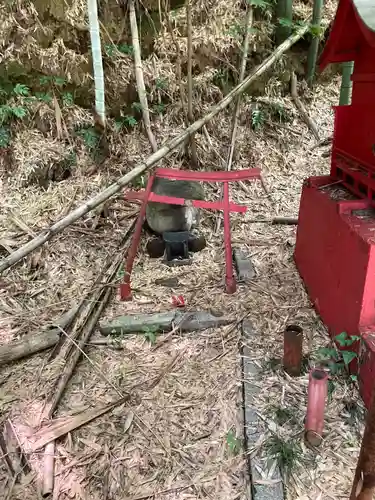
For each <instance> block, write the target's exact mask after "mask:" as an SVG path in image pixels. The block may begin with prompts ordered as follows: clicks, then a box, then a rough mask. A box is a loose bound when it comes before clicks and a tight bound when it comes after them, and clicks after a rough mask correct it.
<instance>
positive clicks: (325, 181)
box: [294, 176, 375, 407]
mask: <svg viewBox="0 0 375 500" xmlns="http://www.w3.org/2000/svg"><path fill="white" fill-rule="evenodd" d="M332 183H335V179H333V178H332V177H330V176H324V177H310V178H309V179H306V180H305V182H304V185H303V189H302V196H301V203H300V212H299V218H298V229H297V241H296V248H295V254H294V257H295V262H296V265H297V268H298V271H299V273H300V275H301V277H302V279H303V281H304V283H305V286H306V289H307V292H308V294H309V296H310V299H311V302H312V303H313V304H314V307H315V309H316V311H317V312H318V313H319V315H320V317H321V319H322V321H323V322H324V323H325V324H326V326H327V328H328V330H329V333H330V336H331V337H335V336H336V335H339V334H340V333H341V332H346V333H347V334H348V335H359V336H360V337H361V339H362V341H361V342H358V343H357V346H356V347H355V346H350V347H347V348H346V349H348V350H353V349H356V350H357V351H358V354H359V355H358V359H357V360H354V361H353V362H352V363H351V365H350V369H351V371H352V372H353V373H357V375H358V380H359V388H360V393H361V396H362V398H363V400H364V402H365V405H366V406H367V407H369V405H370V398H371V393H372V387H373V383H374V381H375V215H374V212H373V211H371V209H370V208H369V204H368V202H367V201H366V200H362V199H356V200H348V199H343V198H341V199H337V185H336V186H333V185H332V186H331V187H329V185H330V184H332ZM325 186H327V187H325ZM334 188H336V189H334ZM335 191H336V195H335V194H334V193H335ZM338 347H340V346H338Z"/></svg>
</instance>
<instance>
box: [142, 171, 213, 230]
mask: <svg viewBox="0 0 375 500" xmlns="http://www.w3.org/2000/svg"><path fill="white" fill-rule="evenodd" d="M152 191H153V192H154V193H156V194H159V195H164V196H174V197H176V198H184V199H186V200H203V199H204V189H203V187H202V185H201V184H199V182H195V181H180V180H170V179H162V178H158V177H157V178H156V179H155V180H154V183H153V187H152ZM146 221H147V224H148V226H149V227H150V228H151V230H152V231H153V232H155V233H156V234H160V235H161V234H163V233H167V232H176V231H190V230H191V229H192V228H193V227H195V226H197V225H198V223H199V210H198V209H197V208H195V207H192V206H184V205H170V204H167V203H154V202H150V203H148V204H147V209H146Z"/></svg>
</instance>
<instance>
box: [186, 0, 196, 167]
mask: <svg viewBox="0 0 375 500" xmlns="http://www.w3.org/2000/svg"><path fill="white" fill-rule="evenodd" d="M186 24H187V51H188V54H187V81H188V120H189V124H190V125H191V124H192V123H194V113H193V33H192V30H193V28H192V20H191V0H186ZM189 142H190V151H191V161H192V164H193V167H194V168H198V155H197V146H196V143H195V137H194V134H191V135H190V141H189Z"/></svg>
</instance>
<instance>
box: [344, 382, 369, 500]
mask: <svg viewBox="0 0 375 500" xmlns="http://www.w3.org/2000/svg"><path fill="white" fill-rule="evenodd" d="M374 396H375V386H374V389H373V391H372V403H371V407H370V409H369V412H368V414H367V419H366V427H365V432H364V433H363V439H362V445H361V450H360V452H359V458H358V463H357V468H356V471H355V475H354V481H353V487H352V491H351V494H350V500H372V499H373V496H374V494H375V397H374Z"/></svg>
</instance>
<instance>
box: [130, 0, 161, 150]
mask: <svg viewBox="0 0 375 500" xmlns="http://www.w3.org/2000/svg"><path fill="white" fill-rule="evenodd" d="M129 18H130V29H131V33H132V43H133V51H134V71H135V78H136V81H137V90H138V97H139V103H140V105H141V108H142V116H143V123H144V125H145V129H146V133H147V137H148V140H149V141H150V144H151V148H152V151H153V152H154V153H155V152H156V151H157V149H158V147H157V145H156V141H155V137H154V134H153V132H152V129H151V121H150V112H149V108H148V102H147V93H146V86H145V80H144V78H143V69H142V58H141V46H140V44H139V35H138V25H137V16H136V14H135V5H134V0H129Z"/></svg>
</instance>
